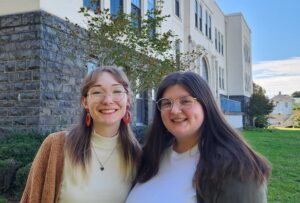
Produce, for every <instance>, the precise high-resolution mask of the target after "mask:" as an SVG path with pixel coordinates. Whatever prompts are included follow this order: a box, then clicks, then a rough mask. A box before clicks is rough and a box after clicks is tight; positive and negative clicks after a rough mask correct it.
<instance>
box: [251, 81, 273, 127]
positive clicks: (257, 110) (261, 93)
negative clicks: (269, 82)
mask: <svg viewBox="0 0 300 203" xmlns="http://www.w3.org/2000/svg"><path fill="white" fill-rule="evenodd" d="M265 93H266V92H265V90H264V89H263V88H262V87H261V86H259V85H257V84H255V83H253V94H252V95H251V97H250V103H249V115H250V116H251V117H252V119H254V123H255V126H256V127H265V126H267V125H268V123H267V118H266V116H267V115H268V114H270V113H271V112H272V110H273V108H274V104H273V103H272V101H270V100H269V99H268V97H266V96H265Z"/></svg>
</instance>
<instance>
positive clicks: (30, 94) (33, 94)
mask: <svg viewBox="0 0 300 203" xmlns="http://www.w3.org/2000/svg"><path fill="white" fill-rule="evenodd" d="M39 97H40V95H39V92H38V91H26V92H22V93H20V100H23V99H27V100H28V99H35V100H38V99H39Z"/></svg>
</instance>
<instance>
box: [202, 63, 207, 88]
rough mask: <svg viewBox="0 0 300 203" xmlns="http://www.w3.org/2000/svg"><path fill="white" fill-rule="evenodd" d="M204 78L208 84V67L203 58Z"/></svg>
mask: <svg viewBox="0 0 300 203" xmlns="http://www.w3.org/2000/svg"><path fill="white" fill-rule="evenodd" d="M202 77H203V78H204V80H205V81H206V82H207V83H208V67H207V63H206V61H205V59H204V58H202Z"/></svg>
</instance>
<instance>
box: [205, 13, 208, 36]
mask: <svg viewBox="0 0 300 203" xmlns="http://www.w3.org/2000/svg"><path fill="white" fill-rule="evenodd" d="M205 36H206V37H208V14H207V11H205Z"/></svg>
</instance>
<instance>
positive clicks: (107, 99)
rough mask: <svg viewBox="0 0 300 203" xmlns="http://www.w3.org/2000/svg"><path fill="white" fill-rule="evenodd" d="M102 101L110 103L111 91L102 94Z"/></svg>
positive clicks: (111, 101)
mask: <svg viewBox="0 0 300 203" xmlns="http://www.w3.org/2000/svg"><path fill="white" fill-rule="evenodd" d="M102 103H104V104H106V103H108V104H110V103H113V98H112V93H106V94H104V96H103V99H102Z"/></svg>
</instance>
